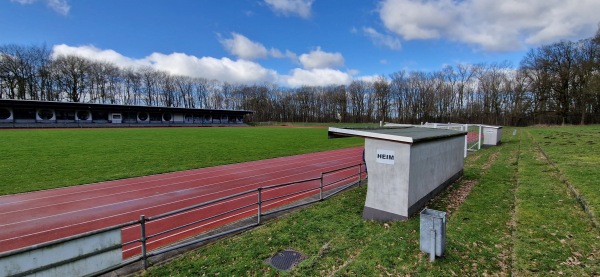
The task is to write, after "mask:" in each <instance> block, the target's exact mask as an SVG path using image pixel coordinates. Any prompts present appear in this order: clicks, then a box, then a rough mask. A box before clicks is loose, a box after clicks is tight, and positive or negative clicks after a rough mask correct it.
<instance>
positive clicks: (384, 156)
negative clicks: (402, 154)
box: [377, 149, 395, 164]
mask: <svg viewBox="0 0 600 277" xmlns="http://www.w3.org/2000/svg"><path fill="white" fill-rule="evenodd" d="M394 161H395V154H394V151H392V150H383V149H377V163H380V164H394Z"/></svg>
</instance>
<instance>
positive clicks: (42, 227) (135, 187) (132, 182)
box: [0, 147, 363, 257]
mask: <svg viewBox="0 0 600 277" xmlns="http://www.w3.org/2000/svg"><path fill="white" fill-rule="evenodd" d="M362 151H363V148H362V147H356V148H348V149H341V150H333V151H326V152H318V153H311V154H304V155H296V156H289V157H282V158H275V159H269V160H261V161H254V162H246V163H240V164H232V165H224V166H217V167H210V168H203V169H195V170H187V171H180V172H174V173H166V174H159V175H152V176H144V177H136V178H130V179H123V180H116V181H110V182H102V183H95V184H89V185H83V186H75V187H68V188H61V189H52V190H45V191H39V192H32V193H23V194H16V195H8V196H2V197H0V253H1V252H5V251H9V250H14V249H18V248H22V247H27V246H30V245H34V244H39V243H43V242H48V241H52V240H56V239H60V238H65V237H68V236H73V235H77V234H81V233H85V232H89V231H93V230H98V229H101V228H105V227H109V226H114V225H118V224H122V223H126V222H130V221H134V220H138V219H139V218H140V215H145V216H146V217H152V216H156V215H160V214H164V213H167V212H170V211H174V210H177V209H182V208H185V207H189V206H192V205H196V204H200V203H204V202H207V201H210V200H214V199H218V198H221V197H225V196H229V195H232V194H235V193H240V192H244V191H248V190H251V189H256V188H258V187H265V186H269V185H275V184H282V183H287V182H294V181H299V180H304V179H309V178H315V177H319V176H320V173H321V172H324V171H329V170H334V169H338V168H342V167H345V166H350V165H356V164H358V163H361V162H362ZM353 174H357V168H351V169H348V170H343V171H340V172H337V173H335V174H332V175H330V176H327V178H325V182H331V181H332V180H338V179H340V178H343V177H346V176H351V175H353ZM356 179H357V178H355V179H349V180H346V181H345V182H343V183H340V184H338V185H343V184H345V183H350V182H351V181H355V180H356ZM318 186H319V181H313V182H310V183H303V184H299V185H294V186H289V187H284V188H278V189H273V190H269V191H265V192H264V193H263V199H267V198H271V197H276V196H278V195H281V194H283V193H290V192H294V191H300V190H304V189H307V188H309V187H310V188H315V187H318ZM331 188H333V186H332V187H330V189H331ZM315 193H318V191H312V192H307V193H301V194H298V195H296V196H294V197H292V198H282V199H277V200H274V201H270V202H268V203H264V205H263V212H264V211H265V210H268V209H272V208H275V207H278V206H281V205H284V204H287V203H290V202H292V201H295V200H297V199H299V198H302V197H306V196H309V195H312V194H315ZM256 201H257V194H256V193H254V194H248V195H244V196H242V197H240V198H239V199H238V198H236V199H232V200H230V201H224V202H220V203H218V204H215V205H211V206H207V207H203V208H199V209H196V210H193V211H188V212H186V213H182V214H178V215H176V216H172V217H167V218H163V219H159V220H156V221H151V222H148V224H147V226H146V228H147V234H148V235H152V234H155V233H156V232H160V231H164V230H167V229H169V228H173V227H176V226H181V225H184V224H186V223H188V222H190V221H193V220H198V219H201V218H204V217H206V215H207V214H211V215H212V214H218V213H220V212H222V211H226V210H231V209H234V208H236V207H240V206H242V205H246V204H251V203H255V202H256ZM256 210H257V208H256V207H254V206H253V207H248V208H246V209H242V210H239V211H237V212H236V213H235V214H228V215H224V216H220V217H216V218H214V219H212V220H211V221H207V222H203V223H202V224H200V225H198V224H197V225H194V226H190V227H189V228H186V229H183V230H179V231H177V232H175V233H169V234H166V235H163V236H159V237H156V238H153V239H152V240H150V241H149V242H148V247H149V248H150V249H154V248H157V247H160V246H164V245H166V244H169V243H172V242H174V241H178V240H181V239H183V238H185V237H189V236H192V235H195V234H198V233H200V232H204V231H206V230H209V229H211V228H215V227H218V226H222V225H224V224H227V223H230V222H233V221H236V220H238V219H241V218H244V217H248V216H252V215H256ZM139 236H140V230H139V226H137V225H136V226H132V227H128V228H125V229H123V231H122V237H123V242H127V241H132V240H135V239H138V238H139ZM123 251H124V257H130V256H132V255H135V254H138V253H139V251H140V250H139V243H138V244H132V245H130V246H128V247H125V248H124V249H123Z"/></svg>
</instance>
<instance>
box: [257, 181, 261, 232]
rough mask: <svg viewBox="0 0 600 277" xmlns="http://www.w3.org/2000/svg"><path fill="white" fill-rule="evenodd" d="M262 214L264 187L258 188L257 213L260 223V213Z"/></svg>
mask: <svg viewBox="0 0 600 277" xmlns="http://www.w3.org/2000/svg"><path fill="white" fill-rule="evenodd" d="M261 214H262V188H258V212H257V214H256V217H257V223H258V224H260V215H261Z"/></svg>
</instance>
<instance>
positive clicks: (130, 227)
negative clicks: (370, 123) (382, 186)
mask: <svg viewBox="0 0 600 277" xmlns="http://www.w3.org/2000/svg"><path fill="white" fill-rule="evenodd" d="M365 174H366V172H363V163H359V164H354V165H350V166H346V167H342V168H338V169H335V170H330V171H326V172H322V173H321V174H320V176H319V177H315V178H309V179H304V180H299V181H294V182H288V183H283V184H277V185H271V186H264V187H259V188H255V189H251V190H247V191H242V192H239V193H235V194H232V195H229V196H225V197H221V198H218V199H214V200H211V201H207V202H203V203H200V204H196V205H193V206H189V207H186V208H182V209H179V210H175V211H171V212H167V213H164V214H160V215H156V216H151V217H146V216H145V215H141V216H140V219H139V220H136V221H131V222H127V223H123V224H120V225H116V226H111V227H108V228H104V229H102V230H97V231H92V232H88V233H84V234H80V235H76V236H73V237H69V238H64V239H60V240H56V241H52V242H47V243H42V244H39V245H34V246H30V247H27V248H23V249H17V250H13V251H9V252H5V253H0V264H1V262H2V260H3V259H5V258H8V257H11V256H15V255H20V254H23V253H26V252H28V251H33V250H39V249H42V248H53V247H55V246H56V245H60V244H64V243H65V242H69V241H73V240H75V239H78V238H82V237H87V236H90V237H91V236H94V235H98V234H99V233H102V232H105V231H107V230H115V229H121V230H122V231H121V233H122V236H123V237H132V238H133V239H131V240H129V241H126V242H122V243H121V248H122V251H123V258H124V259H125V260H122V261H121V262H120V263H119V264H116V265H113V266H110V267H107V268H105V269H103V270H101V271H97V272H94V273H91V274H90V275H89V276H97V275H102V274H105V273H108V272H111V271H114V270H117V269H120V268H122V267H125V266H128V265H131V264H134V263H136V262H142V266H143V268H144V269H146V268H148V266H149V258H151V257H154V256H158V255H161V254H165V253H167V252H171V251H173V250H177V249H181V248H184V247H188V246H191V245H194V244H199V243H202V242H205V241H208V240H213V239H216V238H220V237H223V236H226V235H229V234H232V233H237V232H240V231H243V230H247V229H250V228H254V227H256V226H258V225H260V224H261V223H262V221H263V217H265V216H268V215H273V214H276V213H280V212H283V211H286V210H290V209H294V208H298V207H300V206H305V205H308V204H312V203H315V202H319V201H323V200H325V199H327V198H329V197H331V196H333V195H335V194H338V193H340V192H342V191H344V190H346V189H348V188H350V187H352V186H354V185H357V184H358V185H360V183H361V182H362V180H363V177H365V176H366V175H365ZM317 195H318V196H317ZM207 208H212V211H214V212H212V213H207ZM253 218H254V220H253ZM165 219H170V220H165ZM248 221H250V222H248ZM153 223H156V224H153ZM242 223H243V224H242ZM215 230H216V231H215ZM136 232H139V233H138V234H139V236H138V237H137V238H135V236H134V235H133V234H134V233H136ZM209 232H214V234H209ZM200 234H204V236H201V237H198V236H199V235H200ZM190 237H193V238H192V239H190ZM124 239H125V238H123V240H124ZM138 249H139V250H138ZM97 252H98V253H97V254H102V253H104V252H106V251H105V250H100V251H97ZM94 254H96V253H89V254H86V255H83V256H82V257H81V259H84V258H89V257H90V256H93V255H94ZM71 260H73V259H71ZM68 262H72V261H61V262H57V263H53V264H48V265H44V266H42V267H40V268H38V269H31V270H27V271H26V272H22V273H19V274H15V275H11V276H25V275H28V274H35V273H38V272H42V271H44V270H47V269H49V268H52V267H57V266H63V265H65V264H66V263H68ZM0 273H1V272H0ZM0 275H2V274H0Z"/></svg>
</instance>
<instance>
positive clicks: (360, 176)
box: [358, 163, 362, 187]
mask: <svg viewBox="0 0 600 277" xmlns="http://www.w3.org/2000/svg"><path fill="white" fill-rule="evenodd" d="M361 182H362V163H360V164H358V186H359V187H360V183H361Z"/></svg>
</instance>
